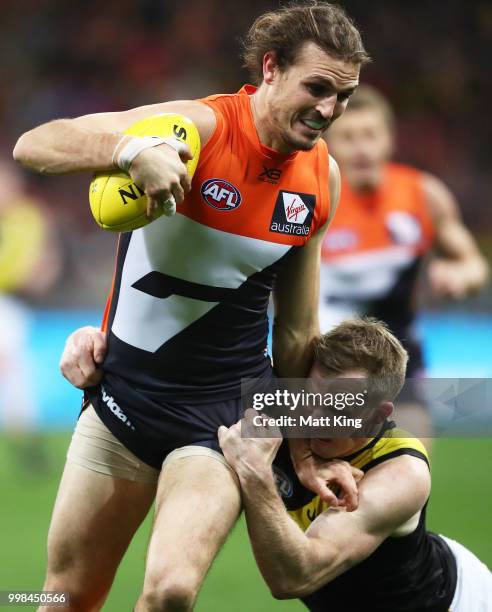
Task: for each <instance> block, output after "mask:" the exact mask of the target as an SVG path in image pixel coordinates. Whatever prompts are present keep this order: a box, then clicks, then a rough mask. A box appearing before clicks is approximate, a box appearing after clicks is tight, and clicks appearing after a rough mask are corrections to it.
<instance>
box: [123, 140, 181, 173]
mask: <svg viewBox="0 0 492 612" xmlns="http://www.w3.org/2000/svg"><path fill="white" fill-rule="evenodd" d="M120 144H121V140H120V142H118V144H117V145H116V147H115V150H114V153H113V159H114V158H115V157H116V159H115V164H116V165H117V166H118V168H120V169H121V170H123V172H128V171H129V169H130V166H131V164H132V162H133V160H134V159H135V157H137V155H138V154H139V153H141V152H142V151H143V150H144V149H150V148H151V147H157V146H158V145H161V144H167V145H169V146H170V147H172V148H173V149H174V150H175V151H176V152H177V153H178V154H181V153H184V152H185V151H186V150H187V147H186V145H185V144H184V142H181V140H178V139H177V138H172V137H171V138H161V137H160V136H134V137H133V138H130V140H129V141H128V142H127V143H126V144H125V145H123V147H122V148H121V150H120V151H118V152H117V149H118V147H119V146H120Z"/></svg>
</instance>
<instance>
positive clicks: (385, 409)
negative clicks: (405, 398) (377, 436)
mask: <svg viewBox="0 0 492 612" xmlns="http://www.w3.org/2000/svg"><path fill="white" fill-rule="evenodd" d="M394 409H395V406H394V404H393V402H381V403H380V404H379V410H378V421H379V422H380V423H382V422H383V421H385V420H386V419H389V418H390V416H391V415H392V414H393V411H394Z"/></svg>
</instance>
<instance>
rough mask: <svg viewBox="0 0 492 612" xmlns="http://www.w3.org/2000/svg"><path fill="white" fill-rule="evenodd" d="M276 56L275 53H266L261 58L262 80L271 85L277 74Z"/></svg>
mask: <svg viewBox="0 0 492 612" xmlns="http://www.w3.org/2000/svg"><path fill="white" fill-rule="evenodd" d="M278 68H279V67H278V62H277V54H276V53H275V51H267V52H266V53H265V55H264V56H263V80H264V81H265V83H267V84H268V85H271V84H272V83H273V81H274V80H275V75H276V74H277V73H278Z"/></svg>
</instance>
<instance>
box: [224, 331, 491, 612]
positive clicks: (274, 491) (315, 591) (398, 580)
mask: <svg viewBox="0 0 492 612" xmlns="http://www.w3.org/2000/svg"><path fill="white" fill-rule="evenodd" d="M315 354H316V359H315V363H314V366H313V368H312V370H311V375H310V376H311V377H312V378H314V379H317V380H319V381H320V382H321V383H322V381H323V379H325V378H326V377H333V376H335V377H338V378H349V379H355V378H363V379H365V382H366V383H367V385H368V388H369V389H371V378H372V379H374V380H377V381H378V383H377V385H378V391H377V392H375V391H373V392H372V393H371V391H369V396H368V397H369V398H370V399H369V406H368V407H367V408H368V409H370V411H371V413H372V415H373V418H374V416H375V415H378V418H377V420H378V421H379V423H380V425H379V430H380V431H379V433H378V435H376V437H373V438H367V437H366V438H363V437H349V436H350V433H347V435H346V436H345V437H335V438H325V439H320V438H311V439H310V440H309V443H310V445H311V447H312V449H313V452H315V453H316V454H317V455H318V456H319V457H320V458H324V459H333V458H342V459H345V460H346V461H350V463H351V464H352V465H353V466H354V467H357V468H360V469H361V470H362V471H363V472H364V478H363V479H362V480H361V481H360V483H359V496H360V501H359V507H358V508H357V509H356V510H355V511H354V512H346V511H345V510H343V509H338V508H335V509H332V508H329V507H328V506H327V504H325V503H323V502H322V501H321V500H320V499H319V497H318V496H316V495H315V494H314V493H312V492H311V491H308V490H307V489H306V488H305V487H303V485H302V484H301V483H300V482H299V479H298V478H297V476H296V473H295V470H294V467H293V465H292V462H291V459H290V456H289V452H288V447H287V445H286V442H284V443H282V439H281V435H280V432H279V430H278V429H277V428H275V427H273V428H272V427H266V428H263V427H262V426H260V427H259V429H256V430H257V431H259V433H260V432H261V435H264V436H266V435H270V436H271V437H269V438H266V437H258V438H251V437H246V436H244V437H243V436H242V435H241V426H242V425H243V424H244V425H245V426H246V431H248V429H249V431H250V432H252V433H253V431H254V429H255V428H254V421H253V419H254V417H256V416H257V415H258V413H257V412H256V411H253V410H250V411H247V412H246V415H245V417H244V419H243V421H242V422H238V423H236V424H235V425H234V426H232V427H231V428H229V429H227V428H226V427H221V429H220V430H219V440H220V444H221V446H222V449H223V451H224V455H225V457H226V459H227V460H228V461H229V463H230V465H231V466H232V467H233V468H234V469H235V471H236V473H237V475H238V477H239V480H240V482H241V490H242V495H243V503H244V507H245V513H246V521H247V524H248V533H249V536H250V539H251V542H252V545H253V550H254V553H255V557H256V560H257V562H258V565H259V567H260V570H261V573H262V574H263V577H264V578H265V580H266V582H267V584H268V586H269V587H270V589H271V591H272V593H273V595H274V596H275V597H277V598H279V599H292V598H296V597H299V598H301V599H302V601H303V602H304V603H305V605H306V606H307V607H308V608H309V609H310V610H312V611H313V612H325V611H326V610H331V609H333V610H341V611H344V612H345V611H346V612H362V611H363V610H364V611H367V612H448V611H449V612H490V611H491V610H492V574H491V573H490V571H489V570H488V568H487V567H486V566H485V565H484V564H483V563H482V562H481V561H480V560H479V559H478V558H477V557H475V555H473V554H472V553H471V552H470V551H469V550H467V549H466V548H465V547H464V546H462V545H461V544H459V543H458V542H455V541H454V540H450V539H448V538H446V537H443V536H440V535H436V534H434V533H431V532H429V531H427V530H426V525H425V515H426V508H427V502H428V500H429V495H430V490H431V479H430V474H429V461H428V456H427V453H426V450H425V448H424V446H423V445H422V443H421V442H420V441H419V440H418V439H417V438H415V437H413V435H412V434H409V433H408V432H406V431H403V430H401V429H395V428H394V423H392V422H391V421H390V420H389V419H390V416H391V413H392V410H393V405H392V402H393V400H394V398H395V396H396V395H397V393H398V391H399V389H400V388H401V387H402V385H403V383H404V380H405V368H406V364H407V358H408V357H407V353H406V351H405V350H404V348H403V347H402V345H401V344H400V342H398V340H397V339H396V338H395V337H394V336H393V335H392V334H391V333H390V332H389V331H388V329H387V328H386V327H385V326H384V325H383V324H381V323H379V322H378V321H375V320H367V319H364V320H360V319H359V320H349V321H344V322H343V323H341V324H340V325H338V326H336V327H335V328H334V329H332V330H331V331H330V332H329V333H327V334H326V335H324V336H322V337H320V338H318V339H317V341H316V342H315ZM373 389H374V387H373ZM371 398H372V401H371ZM381 424H382V426H381ZM327 429H328V430H329V428H327ZM268 432H271V433H270V434H268ZM243 433H244V432H243ZM327 435H330V433H328V434H327ZM331 435H333V434H331ZM366 435H367V434H366ZM277 451H278V452H277ZM272 461H273V471H272ZM276 484H277V486H276ZM282 502H283V503H282ZM284 506H285V507H284Z"/></svg>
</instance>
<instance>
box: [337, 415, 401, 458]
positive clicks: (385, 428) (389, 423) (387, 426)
mask: <svg viewBox="0 0 492 612" xmlns="http://www.w3.org/2000/svg"><path fill="white" fill-rule="evenodd" d="M395 427H396V423H395V422H394V421H385V422H384V423H383V425H382V427H381V429H380V430H379V433H378V434H377V436H376V437H374V438H372V440H370V441H369V442H368V443H367V444H366V445H365V446H363V447H362V448H360V449H359V450H358V451H355V453H352V454H351V455H345V457H336V459H343V461H348V463H350V462H351V461H353V460H354V459H355V458H356V457H358V456H359V455H362V453H365V452H366V450H369V449H370V448H372V447H373V446H375V445H376V444H377V443H378V442H379V440H381V438H382V437H383V435H384V434H385V433H386V432H387V431H388V430H390V429H394V428H395Z"/></svg>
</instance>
